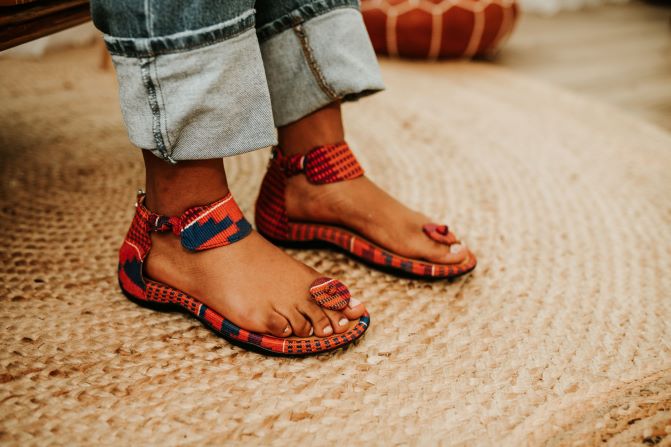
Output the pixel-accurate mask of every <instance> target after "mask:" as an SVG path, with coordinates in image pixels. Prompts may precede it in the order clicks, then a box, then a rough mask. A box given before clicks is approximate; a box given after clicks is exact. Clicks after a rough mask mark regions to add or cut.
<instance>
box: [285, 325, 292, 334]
mask: <svg viewBox="0 0 671 447" xmlns="http://www.w3.org/2000/svg"><path fill="white" fill-rule="evenodd" d="M290 330H291V328H290V327H289V326H287V327H285V328H284V333H285V334H286V333H287V332H289V331H290Z"/></svg>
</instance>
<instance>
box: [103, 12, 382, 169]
mask: <svg viewBox="0 0 671 447" xmlns="http://www.w3.org/2000/svg"><path fill="white" fill-rule="evenodd" d="M91 10H92V15H93V21H94V23H95V25H96V26H97V27H98V29H100V30H101V31H102V32H103V33H104V34H105V42H106V45H107V48H108V50H109V51H110V53H111V54H112V60H113V61H114V66H115V69H116V73H117V77H118V81H119V95H120V100H121V110H122V113H123V118H124V122H125V124H126V127H127V129H128V134H129V137H130V140H131V142H132V143H133V144H134V145H136V146H138V147H139V148H142V149H147V150H150V151H152V152H153V153H154V154H155V155H157V156H159V157H161V158H163V159H165V160H168V161H171V162H176V161H179V160H194V159H207V158H220V157H226V156H230V155H236V154H241V153H244V152H248V151H252V150H255V149H259V148H263V147H267V146H271V145H274V144H276V141H277V137H276V130H275V127H276V126H283V125H286V124H289V123H292V122H294V121H296V120H298V119H300V118H302V117H304V116H306V115H308V114H310V113H312V112H314V111H316V110H318V109H320V108H322V107H323V106H325V105H327V104H329V103H331V102H333V101H336V100H340V101H348V100H354V99H357V98H359V97H361V96H364V95H367V94H370V93H374V92H376V91H379V90H381V89H383V88H384V86H383V83H382V79H381V76H380V72H379V68H378V65H377V62H376V59H375V54H374V53H373V49H372V46H371V44H370V41H369V39H368V35H367V34H366V30H365V28H364V24H363V20H362V18H361V14H360V12H359V10H358V1H357V0H256V1H254V0H190V1H182V0H92V1H91Z"/></svg>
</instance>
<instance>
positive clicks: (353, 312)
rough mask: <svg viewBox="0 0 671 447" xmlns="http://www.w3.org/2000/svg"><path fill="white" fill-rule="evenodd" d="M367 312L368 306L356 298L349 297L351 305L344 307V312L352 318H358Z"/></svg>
mask: <svg viewBox="0 0 671 447" xmlns="http://www.w3.org/2000/svg"><path fill="white" fill-rule="evenodd" d="M365 312H366V307H365V306H364V305H363V303H362V302H361V301H359V300H357V299H356V298H350V299H349V305H348V306H347V307H346V308H344V309H343V313H344V314H345V316H346V317H347V318H349V319H350V320H356V319H358V318H361V316H362V315H363V314H364V313H365Z"/></svg>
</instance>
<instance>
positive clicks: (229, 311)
mask: <svg viewBox="0 0 671 447" xmlns="http://www.w3.org/2000/svg"><path fill="white" fill-rule="evenodd" d="M151 239H152V247H151V251H150V252H149V254H148V256H147V259H146V260H145V263H144V272H145V274H146V276H147V277H148V278H151V279H153V280H155V281H158V282H162V283H164V284H167V285H169V286H172V287H174V288H177V289H180V290H182V291H184V292H186V293H188V294H190V295H192V296H194V297H197V298H198V300H199V301H202V302H203V303H204V304H206V305H207V306H208V307H211V308H212V309H214V310H216V311H217V312H219V313H220V314H221V315H225V316H226V318H227V319H229V320H230V321H231V322H233V323H234V324H236V325H237V326H239V327H241V328H244V329H246V330H249V331H253V332H257V333H261V334H270V335H274V336H276V337H287V336H290V335H294V336H298V337H308V336H310V335H311V334H313V333H314V335H316V336H318V337H327V336H329V335H332V334H334V333H336V334H339V333H342V332H345V331H346V330H347V329H348V328H349V327H350V326H351V324H350V321H352V320H358V319H359V317H361V316H362V315H363V314H364V313H365V307H364V306H363V304H361V303H360V302H359V301H357V300H356V299H354V298H351V299H350V304H349V306H348V307H346V308H345V309H343V311H334V310H329V309H325V308H323V307H320V306H319V305H318V304H317V303H315V301H313V299H312V298H311V297H310V293H309V289H310V286H311V285H312V283H313V282H314V281H315V280H316V279H317V278H320V277H323V275H320V274H319V273H318V272H317V271H315V270H314V269H312V268H310V267H308V266H306V265H305V264H303V263H301V262H299V261H297V260H295V259H293V258H292V257H291V256H289V255H287V254H286V253H284V252H283V251H282V250H281V249H279V248H277V247H275V246H274V245H273V244H271V243H270V242H268V241H266V240H265V239H264V238H263V237H261V236H260V235H259V234H258V233H257V232H255V231H252V232H251V234H249V235H248V236H247V237H245V238H244V239H242V240H240V241H237V242H236V243H235V244H231V245H227V246H224V247H219V248H214V249H210V250H205V251H199V252H190V251H187V250H186V249H184V248H183V247H182V245H181V243H180V240H179V238H178V237H175V236H174V235H172V234H170V233H151Z"/></svg>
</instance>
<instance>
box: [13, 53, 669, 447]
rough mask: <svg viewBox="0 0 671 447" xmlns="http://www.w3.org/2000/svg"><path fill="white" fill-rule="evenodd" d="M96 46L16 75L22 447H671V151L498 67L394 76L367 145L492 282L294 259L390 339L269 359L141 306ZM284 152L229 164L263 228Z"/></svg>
mask: <svg viewBox="0 0 671 447" xmlns="http://www.w3.org/2000/svg"><path fill="white" fill-rule="evenodd" d="M97 56H98V52H97V51H95V50H93V49H85V50H73V51H67V52H63V53H60V54H55V55H52V56H49V57H47V58H46V59H45V60H44V61H42V62H30V61H23V62H21V61H19V62H17V61H7V60H4V61H0V73H1V74H0V79H1V81H2V82H0V104H2V105H1V106H0V122H1V123H2V124H1V129H2V130H1V136H0V146H1V154H2V162H1V164H2V168H1V171H0V174H1V175H0V184H1V185H2V187H1V192H2V199H1V202H2V203H1V207H0V216H1V219H2V231H1V232H0V241H1V243H2V257H1V261H2V262H1V263H0V278H2V286H1V287H2V288H1V300H2V306H1V307H0V322H1V323H2V332H1V335H0V337H1V338H2V341H1V343H2V350H1V351H0V369H1V371H0V382H1V383H0V441H2V443H3V444H12V445H43V444H62V445H72V444H84V445H94V444H105V445H143V444H156V445H159V444H160V445H166V444H167V445H173V444H210V445H219V444H229V443H230V444H245V445H246V444H259V445H269V444H272V445H282V446H292V445H303V446H306V445H345V444H349V445H366V444H371V445H398V444H403V445H417V444H419V445H434V444H450V445H453V444H454V445H497V446H501V445H503V446H507V445H597V444H598V445H602V444H606V445H626V444H634V445H638V444H640V445H654V444H658V445H667V446H668V445H671V292H670V290H671V275H670V273H671V231H670V229H671V199H670V196H669V193H671V136H669V135H668V134H666V133H664V132H663V131H661V130H659V129H657V128H654V127H652V126H650V125H648V124H646V123H643V122H640V121H638V120H636V119H633V118H631V117H629V116H627V115H625V114H624V113H621V112H618V111H616V110H613V109H610V108H607V107H605V106H601V105H598V104H595V103H593V102H591V101H589V100H586V99H582V98H579V97H576V96H573V95H572V94H569V93H566V92H564V91H561V90H558V89H556V88H553V87H550V86H548V85H544V84H540V83H537V82H535V81H531V80H528V79H524V78H520V77H519V76H518V75H516V74H514V73H511V72H508V71H506V70H503V69H500V68H497V67H496V66H492V65H485V64H477V63H476V64H466V63H464V64H459V63H453V64H435V65H431V64H420V63H399V62H393V63H392V62H384V63H383V70H384V76H385V79H386V81H387V84H388V90H387V91H386V92H385V93H382V94H380V95H377V96H375V97H373V98H370V99H368V100H365V101H361V102H360V103H358V104H355V105H348V106H347V107H346V119H347V122H348V128H349V139H350V141H351V143H352V145H353V147H354V148H355V149H356V150H357V153H358V154H359V155H360V157H361V160H362V162H363V164H364V166H365V167H366V168H367V169H368V172H369V173H370V175H371V176H372V177H373V178H374V179H376V180H377V181H378V182H380V183H381V184H382V185H384V187H386V188H387V189H388V190H389V191H391V192H392V193H393V194H395V195H397V196H398V197H400V198H401V199H403V200H404V201H406V202H408V203H410V204H412V205H413V206H414V207H416V208H418V209H420V210H422V211H424V212H426V213H429V214H431V215H432V216H436V218H438V219H444V220H446V221H447V222H449V223H450V224H451V225H454V226H455V228H458V229H459V232H460V234H462V235H463V237H464V239H465V240H466V241H467V242H468V243H469V244H470V245H471V246H472V247H474V248H475V250H476V253H477V255H478V257H479V265H478V268H477V269H476V271H475V272H474V274H472V275H470V276H467V277H465V278H462V279H459V280H457V281H455V282H451V283H450V282H421V281H411V280H407V279H397V278H394V277H392V276H389V275H387V274H383V273H380V272H376V271H371V270H370V269H368V268H366V267H363V266H361V265H359V264H356V263H355V262H353V261H351V260H349V259H348V258H347V257H345V256H343V255H340V254H336V253H332V252H328V251H309V252H299V251H292V254H294V255H295V256H297V257H298V258H300V259H301V260H303V261H305V262H307V263H308V264H311V265H313V266H315V267H316V268H318V269H320V270H321V271H323V272H324V273H326V274H328V275H332V276H337V277H340V278H342V279H343V280H345V281H346V283H347V284H349V285H350V287H351V289H352V290H353V292H354V293H355V294H356V296H358V297H361V298H363V299H364V300H365V301H366V302H367V304H368V306H369V309H370V311H371V314H372V318H373V319H372V327H371V329H370V331H369V332H368V334H367V335H366V336H365V338H364V339H363V340H362V341H361V342H359V343H358V344H356V345H355V346H353V347H351V348H349V349H347V350H345V351H341V352H337V353H333V354H329V355H325V356H321V357H316V358H309V359H304V360H286V359H276V358H266V357H263V356H260V355H257V354H253V353H249V352H246V351H243V350H240V349H238V348H235V347H232V346H231V345H229V344H228V343H226V342H225V341H223V340H222V339H219V338H217V337H216V336H214V335H213V334H212V333H210V332H209V331H207V330H205V329H204V328H202V327H201V326H200V324H199V323H197V322H195V320H191V319H189V318H187V317H185V316H183V315H179V314H159V313H154V312H152V311H149V310H146V309H143V308H140V307H138V306H136V305H134V304H132V303H130V302H128V301H127V300H125V299H124V298H123V297H122V296H121V294H120V293H119V292H118V291H117V286H116V279H115V268H116V251H117V249H118V246H119V244H120V241H121V239H122V237H123V234H124V232H125V230H126V228H127V224H128V220H129V218H130V216H131V214H132V212H133V207H132V202H133V200H134V193H135V190H136V188H137V187H138V186H141V185H142V167H141V162H140V157H139V153H138V151H136V150H134V149H133V148H132V147H131V146H130V145H129V143H128V142H127V140H126V135H125V131H124V129H123V127H122V124H121V119H120V114H119V108H118V103H117V97H116V86H115V80H114V77H113V74H112V73H111V72H105V71H101V70H99V69H98V68H97ZM267 157H268V151H267V150H264V151H260V152H256V153H253V154H249V155H246V156H242V157H237V158H234V159H230V160H227V161H226V164H227V167H228V169H229V171H228V172H229V173H230V180H231V182H232V185H233V191H234V194H235V195H236V197H237V198H238V200H239V202H240V203H241V204H242V206H243V208H244V210H245V212H246V213H247V214H248V216H250V217H251V215H252V208H253V201H254V198H255V194H256V191H257V187H258V185H259V180H260V177H261V175H262V173H263V171H264V167H265V164H266V162H267Z"/></svg>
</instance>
